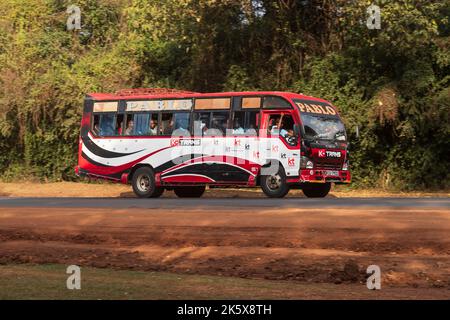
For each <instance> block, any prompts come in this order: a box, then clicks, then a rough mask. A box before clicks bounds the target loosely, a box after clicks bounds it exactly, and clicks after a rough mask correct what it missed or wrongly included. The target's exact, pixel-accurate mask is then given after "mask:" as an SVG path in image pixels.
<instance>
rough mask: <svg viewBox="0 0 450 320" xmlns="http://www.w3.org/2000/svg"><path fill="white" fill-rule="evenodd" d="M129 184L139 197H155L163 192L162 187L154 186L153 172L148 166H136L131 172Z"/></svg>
mask: <svg viewBox="0 0 450 320" xmlns="http://www.w3.org/2000/svg"><path fill="white" fill-rule="evenodd" d="M131 185H132V187H133V191H134V193H135V194H136V196H138V197H139V198H157V197H159V196H161V195H162V194H163V192H164V188H160V187H156V184H155V174H154V172H153V170H152V169H151V168H150V167H141V168H138V169H137V170H136V171H135V172H134V174H133V177H132V180H131Z"/></svg>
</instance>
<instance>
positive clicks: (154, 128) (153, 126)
mask: <svg viewBox="0 0 450 320" xmlns="http://www.w3.org/2000/svg"><path fill="white" fill-rule="evenodd" d="M148 133H149V135H151V136H156V135H158V122H157V121H156V120H155V119H151V120H150V128H149V130H148Z"/></svg>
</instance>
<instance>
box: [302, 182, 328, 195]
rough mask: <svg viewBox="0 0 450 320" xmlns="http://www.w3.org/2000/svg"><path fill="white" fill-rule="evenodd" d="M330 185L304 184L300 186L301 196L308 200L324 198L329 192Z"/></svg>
mask: <svg viewBox="0 0 450 320" xmlns="http://www.w3.org/2000/svg"><path fill="white" fill-rule="evenodd" d="M330 189H331V183H330V182H327V183H305V184H304V185H303V186H302V190H303V194H304V195H305V196H307V197H308V198H325V197H326V196H327V194H328V192H330Z"/></svg>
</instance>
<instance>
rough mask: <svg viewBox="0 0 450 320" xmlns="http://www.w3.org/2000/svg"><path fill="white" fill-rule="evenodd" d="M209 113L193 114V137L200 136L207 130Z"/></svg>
mask: <svg viewBox="0 0 450 320" xmlns="http://www.w3.org/2000/svg"><path fill="white" fill-rule="evenodd" d="M209 120H210V112H196V113H194V135H195V136H202V135H203V134H204V132H205V131H207V130H208V129H209V122H210V121H209Z"/></svg>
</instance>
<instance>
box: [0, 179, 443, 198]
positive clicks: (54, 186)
mask: <svg viewBox="0 0 450 320" xmlns="http://www.w3.org/2000/svg"><path fill="white" fill-rule="evenodd" d="M0 196H3V197H134V194H133V192H132V190H131V187H130V186H127V185H123V184H114V183H107V182H105V183H83V182H54V183H27V182H16V183H5V182H0ZM204 196H205V197H214V198H222V197H224V198H226V197H234V198H245V197H265V196H264V194H263V193H262V191H261V190H260V188H247V189H246V188H242V189H229V188H227V189H210V190H207V192H206V193H205V195H204ZM299 196H303V193H302V191H301V190H291V191H290V192H289V195H288V197H299ZM164 197H175V195H174V193H173V192H166V193H165V194H164ZM329 197H339V198H342V197H450V191H441V192H389V191H384V190H376V189H374V190H352V189H349V188H348V187H345V186H338V187H334V188H333V190H332V192H331V193H330V195H329Z"/></svg>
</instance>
